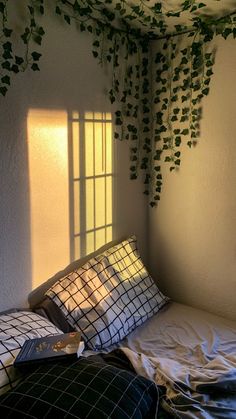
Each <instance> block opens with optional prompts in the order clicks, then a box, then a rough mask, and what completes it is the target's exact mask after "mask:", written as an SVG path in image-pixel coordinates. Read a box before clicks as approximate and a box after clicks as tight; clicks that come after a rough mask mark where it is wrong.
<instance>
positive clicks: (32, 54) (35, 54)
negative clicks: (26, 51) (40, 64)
mask: <svg viewBox="0 0 236 419" xmlns="http://www.w3.org/2000/svg"><path fill="white" fill-rule="evenodd" d="M31 56H32V58H33V60H34V61H39V59H40V57H41V56H42V54H40V53H39V52H37V51H33V52H32V53H31Z"/></svg>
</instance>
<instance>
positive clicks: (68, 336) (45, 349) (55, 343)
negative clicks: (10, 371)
mask: <svg viewBox="0 0 236 419" xmlns="http://www.w3.org/2000/svg"><path fill="white" fill-rule="evenodd" d="M83 350H84V341H83V340H81V333H80V332H71V333H63V334H61V335H53V336H46V337H43V338H36V339H29V340H27V341H25V343H24V345H23V346H22V348H21V351H20V352H19V354H18V355H17V357H16V359H15V362H14V366H15V367H21V366H24V365H29V364H33V363H39V362H44V361H53V360H60V359H65V358H68V357H72V358H76V357H79V356H80V355H81V353H82V352H83Z"/></svg>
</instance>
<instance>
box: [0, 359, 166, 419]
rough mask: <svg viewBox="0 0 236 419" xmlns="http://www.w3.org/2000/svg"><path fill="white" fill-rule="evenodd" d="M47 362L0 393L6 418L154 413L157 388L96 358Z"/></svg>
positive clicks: (139, 418)
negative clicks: (7, 390) (2, 393)
mask: <svg viewBox="0 0 236 419" xmlns="http://www.w3.org/2000/svg"><path fill="white" fill-rule="evenodd" d="M94 358H95V357H94V356H91V357H89V358H86V359H85V358H80V359H79V360H76V361H75V362H73V363H71V362H70V361H67V360H66V361H63V362H61V363H50V364H43V365H41V366H40V367H37V368H35V369H34V370H33V371H32V372H31V373H30V374H28V375H27V376H26V378H25V379H24V380H23V381H21V382H20V383H19V384H18V385H17V387H16V388H15V389H13V390H12V391H10V392H8V393H6V394H5V395H4V396H2V397H0V411H1V414H2V417H7V418H9V419H10V418H12V419H15V418H17V419H23V418H26V417H27V418H29V419H30V418H34V419H42V418H65V417H66V418H67V419H76V418H78V419H85V418H86V419H94V418H96V419H104V418H112V419H127V418H133V419H144V418H145V419H147V418H154V417H156V412H157V409H158V395H159V394H158V393H159V390H158V387H157V386H156V384H155V383H154V382H152V381H149V380H148V379H146V378H144V377H141V376H138V375H136V374H134V373H131V372H128V371H125V370H122V369H120V368H116V367H113V366H110V365H107V364H105V363H102V362H98V361H95V360H94Z"/></svg>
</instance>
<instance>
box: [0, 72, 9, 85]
mask: <svg viewBox="0 0 236 419" xmlns="http://www.w3.org/2000/svg"><path fill="white" fill-rule="evenodd" d="M1 81H2V83H4V84H8V86H10V84H11V81H10V77H9V76H8V75H6V76H3V77H2V78H1Z"/></svg>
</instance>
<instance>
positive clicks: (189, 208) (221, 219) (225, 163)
mask: <svg viewBox="0 0 236 419" xmlns="http://www.w3.org/2000/svg"><path fill="white" fill-rule="evenodd" d="M217 48H218V51H217V55H216V63H215V67H214V76H213V78H212V83H211V92H210V94H209V96H208V97H207V98H205V99H204V103H203V119H202V123H201V139H200V141H199V144H198V145H197V147H196V148H194V149H193V150H189V149H188V148H187V147H186V149H185V150H184V152H183V155H182V166H181V168H180V171H179V172H178V173H169V172H168V171H166V172H165V181H164V190H163V194H162V197H161V202H160V205H159V207H158V208H157V209H154V210H150V213H149V216H150V220H149V221H150V223H149V248H150V267H151V271H152V273H153V274H154V275H155V276H157V277H158V278H159V283H160V285H161V287H162V289H163V291H165V292H166V293H167V294H169V295H170V297H172V298H173V299H174V300H176V301H179V302H184V303H187V304H190V305H193V306H196V307H201V308H203V309H207V310H209V311H211V312H214V313H219V314H221V315H223V316H226V317H229V318H234V319H236V235H235V227H236V141H235V140H236V117H235V100H236V42H235V40H233V39H227V41H225V40H223V39H219V40H217Z"/></svg>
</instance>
